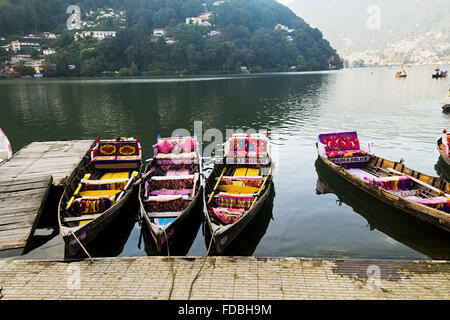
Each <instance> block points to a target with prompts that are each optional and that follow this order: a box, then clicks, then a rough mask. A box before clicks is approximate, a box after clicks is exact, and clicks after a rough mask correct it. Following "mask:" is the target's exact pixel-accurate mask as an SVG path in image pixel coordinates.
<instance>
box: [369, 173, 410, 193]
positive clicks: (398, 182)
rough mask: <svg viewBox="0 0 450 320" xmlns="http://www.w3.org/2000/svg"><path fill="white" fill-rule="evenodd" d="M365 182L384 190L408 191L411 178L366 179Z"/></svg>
mask: <svg viewBox="0 0 450 320" xmlns="http://www.w3.org/2000/svg"><path fill="white" fill-rule="evenodd" d="M364 179H365V180H367V181H369V182H373V183H376V184H378V185H379V186H381V187H382V188H383V189H385V190H394V191H397V190H408V189H411V178H410V177H407V176H393V177H382V178H367V177H364Z"/></svg>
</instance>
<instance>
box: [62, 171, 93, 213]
mask: <svg viewBox="0 0 450 320" xmlns="http://www.w3.org/2000/svg"><path fill="white" fill-rule="evenodd" d="M90 177H91V174H90V173H88V174H85V175H84V177H83V179H82V180H88V179H89V178H90ZM82 186H83V183H81V182H80V183H79V184H78V188H77V189H76V190H75V192H74V193H73V195H72V198H70V201H69V202H68V203H67V206H66V210H69V209H70V207H71V206H72V204H73V202H74V201H75V197H76V196H77V195H78V193H80V191H81V187H82Z"/></svg>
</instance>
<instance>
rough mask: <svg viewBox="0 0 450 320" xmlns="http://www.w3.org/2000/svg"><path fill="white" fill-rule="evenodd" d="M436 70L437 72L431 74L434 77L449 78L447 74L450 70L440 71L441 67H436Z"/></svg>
mask: <svg viewBox="0 0 450 320" xmlns="http://www.w3.org/2000/svg"><path fill="white" fill-rule="evenodd" d="M435 71H436V73H434V74H432V75H431V77H432V78H433V79H437V78H447V76H448V71H444V72H442V71H441V72H439V69H436V70H435Z"/></svg>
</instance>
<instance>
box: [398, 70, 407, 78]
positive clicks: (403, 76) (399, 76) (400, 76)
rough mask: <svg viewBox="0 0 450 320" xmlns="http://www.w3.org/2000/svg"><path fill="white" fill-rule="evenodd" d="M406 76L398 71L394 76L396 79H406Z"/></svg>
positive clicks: (404, 72)
mask: <svg viewBox="0 0 450 320" xmlns="http://www.w3.org/2000/svg"><path fill="white" fill-rule="evenodd" d="M407 76H408V75H407V74H406V71H404V70H403V71H399V72H397V73H396V74H395V77H396V78H406V77H407Z"/></svg>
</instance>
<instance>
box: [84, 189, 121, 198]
mask: <svg viewBox="0 0 450 320" xmlns="http://www.w3.org/2000/svg"><path fill="white" fill-rule="evenodd" d="M119 192H120V190H89V191H82V192H80V196H81V197H101V196H105V197H114V196H115V195H116V194H117V193H119Z"/></svg>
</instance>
